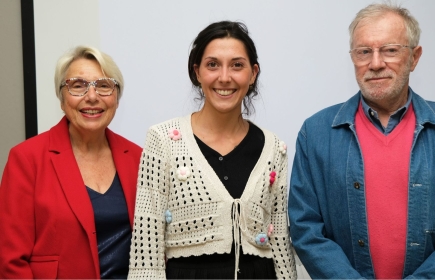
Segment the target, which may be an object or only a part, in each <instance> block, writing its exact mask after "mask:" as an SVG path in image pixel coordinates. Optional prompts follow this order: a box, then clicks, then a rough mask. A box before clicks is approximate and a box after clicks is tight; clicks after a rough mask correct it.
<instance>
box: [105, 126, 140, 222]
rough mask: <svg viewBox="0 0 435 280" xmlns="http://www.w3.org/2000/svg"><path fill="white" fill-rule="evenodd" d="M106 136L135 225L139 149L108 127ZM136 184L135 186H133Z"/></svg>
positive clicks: (129, 212)
mask: <svg viewBox="0 0 435 280" xmlns="http://www.w3.org/2000/svg"><path fill="white" fill-rule="evenodd" d="M106 137H107V140H108V141H109V145H110V149H111V150H112V157H113V161H114V162H115V167H116V172H118V176H119V179H120V181H121V185H122V189H123V191H124V196H125V200H126V202H127V208H128V216H129V219H130V224H131V225H132V227H133V219H134V218H133V217H134V206H135V203H136V183H137V174H138V167H139V158H138V156H137V154H138V153H137V151H133V150H132V149H133V148H134V147H132V144H128V142H127V141H125V140H124V139H123V138H121V137H120V136H119V135H117V134H115V133H113V132H112V131H111V130H110V129H106ZM131 186H134V187H131Z"/></svg>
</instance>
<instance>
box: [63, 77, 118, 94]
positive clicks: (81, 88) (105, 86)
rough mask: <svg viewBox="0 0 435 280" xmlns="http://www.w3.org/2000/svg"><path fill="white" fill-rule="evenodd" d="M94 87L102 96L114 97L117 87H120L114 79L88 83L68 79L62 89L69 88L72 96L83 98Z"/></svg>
mask: <svg viewBox="0 0 435 280" xmlns="http://www.w3.org/2000/svg"><path fill="white" fill-rule="evenodd" d="M91 85H92V86H93V87H94V89H95V92H96V93H97V94H98V95H101V96H109V95H112V93H113V90H114V89H115V86H118V82H117V81H116V80H115V79H112V78H101V79H98V80H95V81H90V82H89V81H86V80H85V79H80V78H70V79H66V80H65V82H63V83H62V84H61V85H60V88H62V87H64V86H67V87H68V92H69V93H70V94H71V95H72V96H83V95H85V94H86V93H87V92H88V91H89V87H90V86H91Z"/></svg>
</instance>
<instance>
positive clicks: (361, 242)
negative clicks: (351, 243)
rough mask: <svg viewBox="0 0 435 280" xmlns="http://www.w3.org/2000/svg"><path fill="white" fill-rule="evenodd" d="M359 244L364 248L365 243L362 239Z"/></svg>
mask: <svg viewBox="0 0 435 280" xmlns="http://www.w3.org/2000/svg"><path fill="white" fill-rule="evenodd" d="M358 244H359V246H361V247H364V241H362V240H361V239H360V240H358Z"/></svg>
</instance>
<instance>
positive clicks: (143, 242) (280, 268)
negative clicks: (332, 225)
mask: <svg viewBox="0 0 435 280" xmlns="http://www.w3.org/2000/svg"><path fill="white" fill-rule="evenodd" d="M188 69H189V75H190V80H191V81H192V84H193V86H194V87H195V88H197V89H198V92H199V94H200V97H201V98H202V99H203V101H204V102H203V105H202V107H201V109H200V110H199V111H198V112H194V113H192V114H189V115H187V116H185V117H181V118H175V119H172V120H168V121H166V122H163V123H160V124H157V125H154V126H152V127H151V128H150V129H149V131H148V135H147V140H146V144H145V148H144V160H143V162H142V163H141V168H140V171H139V179H138V195H137V202H136V209H135V211H136V212H135V223H134V232H133V240H132V249H131V259H130V272H129V278H130V277H131V278H164V277H167V278H178V279H180V278H187V279H193V278H196V279H198V278H199V279H206V278H217V279H224V278H237V277H239V278H244V279H273V278H275V279H276V278H286V279H295V278H296V269H295V260H294V256H293V253H292V250H291V242H290V240H289V232H288V222H287V154H286V146H285V144H284V143H283V142H282V141H280V140H279V139H278V137H276V136H275V135H274V134H273V133H271V132H269V131H267V130H265V129H261V128H259V127H258V126H256V125H255V124H254V123H252V122H251V121H249V120H247V119H245V117H244V116H243V112H242V107H243V105H245V106H244V108H245V112H246V113H247V114H246V115H248V114H249V112H250V110H249V109H251V110H252V107H251V106H249V105H250V104H251V101H252V98H253V97H254V96H255V95H256V94H258V87H257V81H258V76H259V74H260V64H259V63H258V59H257V52H256V48H255V45H254V42H253V41H252V39H251V38H250V37H249V34H248V30H247V29H246V26H245V25H243V24H242V23H239V22H231V21H223V22H216V23H213V24H211V25H209V26H208V27H206V28H205V29H204V30H203V31H201V32H200V33H199V34H198V36H197V37H196V39H195V41H194V42H193V47H192V50H191V52H190V56H189V62H188ZM165 257H166V258H167V262H165Z"/></svg>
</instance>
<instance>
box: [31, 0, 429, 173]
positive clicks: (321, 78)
mask: <svg viewBox="0 0 435 280" xmlns="http://www.w3.org/2000/svg"><path fill="white" fill-rule="evenodd" d="M372 2H373V1H372V0H353V1H348V0H329V1H323V0H307V1H296V0H275V1H261V0H239V1H234V0H220V1H203V0H186V1H169V0H161V1H151V0H147V1H144V0H126V1H119V0H104V1H98V0H86V1H85V0H81V1H77V0H44V1H41V0H36V1H35V34H36V55H37V61H36V62H37V82H38V110H39V111H38V124H39V131H40V132H41V131H44V130H47V129H48V128H50V127H51V126H53V125H54V124H55V123H57V121H58V120H59V119H60V117H61V116H62V113H61V112H60V109H59V102H58V100H57V99H56V97H55V94H54V88H53V73H54V65H55V62H56V60H57V58H58V57H59V56H60V55H61V54H62V53H63V52H64V51H66V50H67V49H69V48H71V47H73V46H75V45H77V44H87V45H94V46H96V47H100V48H101V49H102V50H103V51H104V52H107V53H108V54H110V55H111V56H112V57H113V58H114V59H115V61H116V62H117V63H118V66H119V67H120V68H121V70H122V72H123V75H124V78H125V82H126V87H125V92H124V96H123V98H122V99H121V103H120V106H119V109H118V112H117V114H116V116H115V119H114V120H113V122H112V124H111V125H110V127H111V128H112V129H113V130H115V131H116V132H118V133H120V134H121V135H123V136H125V137H127V138H129V139H131V140H132V141H134V142H136V143H137V144H139V145H143V143H144V140H145V134H146V130H147V128H148V127H149V126H150V125H152V124H155V123H158V122H161V121H164V120H166V119H169V118H172V117H175V116H180V115H185V114H188V113H190V112H192V111H193V110H196V109H197V105H196V104H195V103H194V101H193V98H194V97H195V94H194V93H193V92H192V90H191V84H190V80H189V77H188V73H187V59H188V54H189V48H190V44H191V42H192V41H193V39H194V38H195V36H196V35H197V34H198V32H199V31H201V30H202V29H203V28H205V27H206V26H207V25H208V24H210V23H212V22H215V21H220V20H239V21H243V22H244V23H246V25H247V26H248V28H249V31H250V33H251V36H252V38H253V40H254V42H255V43H256V46H257V51H258V55H259V62H260V65H261V70H262V73H261V76H260V83H261V86H262V87H261V98H259V99H258V100H257V102H255V103H254V104H255V107H256V111H257V113H256V114H255V115H254V116H253V117H252V118H251V119H252V120H253V121H254V122H255V123H257V124H258V125H260V126H261V127H265V128H267V129H269V130H271V131H273V132H275V133H276V134H278V136H280V137H281V138H282V139H283V140H284V141H286V142H287V144H288V146H289V151H288V152H289V159H290V167H291V163H292V158H293V154H294V144H295V140H296V136H297V133H298V131H299V128H300V127H301V125H302V123H303V121H304V119H306V118H307V117H309V116H310V115H312V114H313V113H315V112H316V111H318V110H320V109H322V108H324V107H327V106H330V105H332V104H335V103H339V102H343V101H345V100H347V99H348V98H349V97H350V96H352V95H353V94H355V93H356V92H357V91H358V86H357V83H356V82H355V77H354V70H353V65H352V62H351V60H350V56H349V54H348V50H349V43H348V42H349V38H348V31H347V28H348V25H349V24H350V22H351V21H352V19H353V17H354V16H355V14H356V13H357V11H358V10H360V9H361V8H363V7H364V6H366V5H368V4H371V3H372ZM401 3H402V4H403V6H405V7H407V8H408V9H409V10H410V11H411V13H412V14H413V15H414V16H415V17H416V18H417V20H418V21H419V22H420V26H421V29H422V30H423V32H422V37H421V40H420V44H421V45H422V46H423V56H422V58H421V59H420V62H419V65H418V66H417V69H416V70H415V71H414V73H413V74H412V75H411V83H410V84H411V86H412V88H413V89H414V90H415V91H416V92H417V93H419V94H420V95H422V96H423V97H424V98H427V99H432V100H434V99H435V93H434V90H433V80H434V78H435V77H434V75H435V71H434V69H433V67H434V65H435V36H433V28H434V26H435V16H434V12H435V1H433V0H412V1H411V0H405V1H401Z"/></svg>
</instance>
